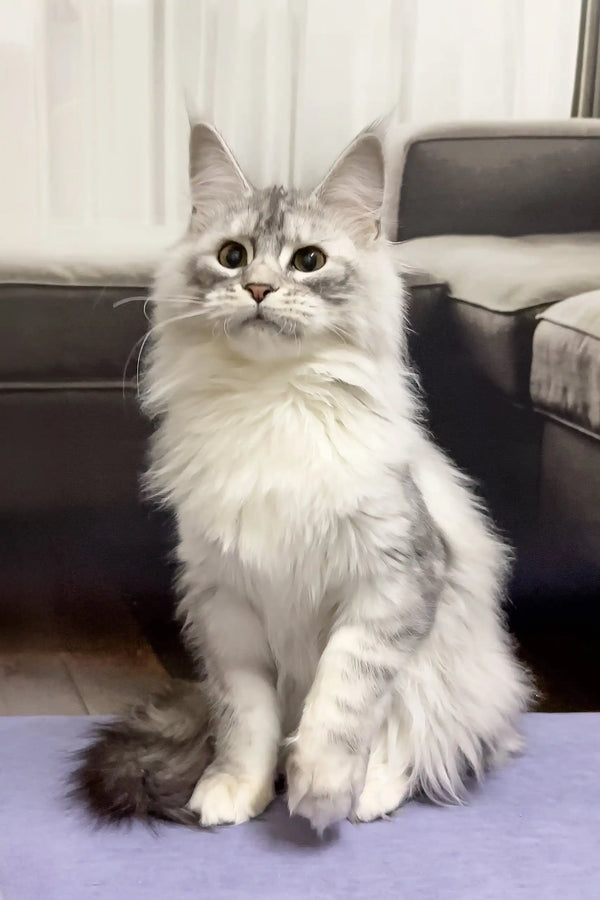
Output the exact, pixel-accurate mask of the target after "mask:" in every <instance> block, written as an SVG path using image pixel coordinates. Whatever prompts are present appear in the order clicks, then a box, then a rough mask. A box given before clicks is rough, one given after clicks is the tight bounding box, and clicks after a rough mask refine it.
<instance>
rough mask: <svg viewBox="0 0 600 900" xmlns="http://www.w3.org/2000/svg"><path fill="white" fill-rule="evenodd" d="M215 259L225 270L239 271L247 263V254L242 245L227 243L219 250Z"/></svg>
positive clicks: (234, 242)
mask: <svg viewBox="0 0 600 900" xmlns="http://www.w3.org/2000/svg"><path fill="white" fill-rule="evenodd" d="M217 259H218V260H219V262H220V263H221V265H222V266H225V268H226V269H241V267H242V266H245V265H246V264H247V262H248V252H247V250H246V248H245V247H244V245H243V244H238V242H237V241H227V243H226V244H223V246H222V247H221V249H220V250H219V252H218V254H217Z"/></svg>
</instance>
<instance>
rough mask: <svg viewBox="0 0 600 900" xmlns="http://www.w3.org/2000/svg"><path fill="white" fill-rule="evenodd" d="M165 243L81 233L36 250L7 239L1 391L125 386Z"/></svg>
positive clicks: (2, 266) (0, 301) (2, 259)
mask: <svg viewBox="0 0 600 900" xmlns="http://www.w3.org/2000/svg"><path fill="white" fill-rule="evenodd" d="M168 237H170V235H168V234H167V233H166V231H165V230H164V229H163V230H160V229H157V230H155V232H154V231H153V232H152V233H150V232H148V233H147V232H143V233H142V234H141V236H138V237H135V239H134V238H132V237H126V236H124V235H119V234H116V235H115V236H114V237H113V238H112V241H111V243H107V242H106V241H103V242H98V241H97V242H90V240H89V238H88V239H84V238H82V237H81V236H80V237H79V238H77V236H76V235H72V236H71V237H70V238H69V240H68V241H65V240H64V239H60V240H59V239H58V238H56V239H54V240H52V241H50V239H47V240H46V241H42V242H37V243H36V244H35V245H31V246H28V244H27V243H25V242H20V241H16V240H15V241H13V244H12V245H11V243H10V242H9V241H8V240H7V241H4V242H3V245H2V247H1V248H0V390H1V389H2V388H3V387H8V388H9V389H13V388H15V387H23V388H27V389H28V388H30V387H31V386H42V387H44V388H47V387H49V386H60V385H61V384H64V383H68V384H69V386H77V385H78V384H81V385H84V386H86V387H87V386H89V385H90V384H91V385H92V386H93V387H94V388H97V387H99V386H100V383H101V382H105V383H109V382H110V383H111V384H114V386H115V387H117V388H120V385H121V382H122V380H123V377H124V369H125V363H126V361H127V358H128V356H129V354H130V353H131V355H132V366H131V367H130V374H131V373H132V372H133V374H135V356H136V353H135V347H136V343H137V341H138V339H139V338H140V337H141V336H142V335H143V334H144V332H145V330H146V325H147V323H146V319H145V317H144V299H145V297H146V294H147V291H148V286H149V284H150V282H151V280H152V273H153V269H154V267H155V265H156V261H157V260H158V259H159V258H160V256H161V254H162V252H163V251H164V248H165V247H166V246H167V243H168ZM133 297H137V298H140V299H137V300H133V299H132V300H131V301H129V298H133ZM123 301H126V302H123Z"/></svg>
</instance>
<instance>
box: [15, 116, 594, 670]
mask: <svg viewBox="0 0 600 900" xmlns="http://www.w3.org/2000/svg"><path fill="white" fill-rule="evenodd" d="M394 162H395V165H396V167H397V169H399V171H400V174H401V190H400V196H399V207H398V233H397V237H398V240H399V241H400V244H399V248H398V252H399V254H400V257H401V265H402V268H403V270H404V274H405V278H406V281H407V284H408V286H409V288H408V296H407V306H408V327H409V334H410V352H411V354H412V356H413V359H414V361H415V364H416V366H417V368H418V371H419V373H420V378H421V383H422V388H423V391H424V394H425V396H426V400H427V404H428V408H429V427H430V429H431V431H432V432H433V434H434V436H435V438H436V439H437V440H438V441H439V442H440V443H441V444H442V446H444V447H445V448H446V449H447V450H448V451H449V452H450V453H451V454H452V456H453V457H454V458H455V459H456V460H457V461H458V463H459V464H460V465H461V466H462V467H463V468H464V469H465V470H466V471H468V472H469V473H470V474H471V475H472V476H473V477H474V479H475V480H476V482H477V484H478V485H479V487H480V490H481V492H482V494H483V495H484V497H485V499H486V500H487V501H488V503H489V505H490V506H491V509H492V513H493V516H494V518H495V519H496V521H497V522H498V523H499V526H500V528H501V529H502V530H503V531H504V532H505V533H506V534H507V535H508V537H509V539H510V541H511V542H512V543H513V544H514V546H515V547H516V550H517V567H516V576H515V582H514V586H513V593H514V596H516V597H527V596H532V595H534V596H538V597H541V596H545V595H546V594H547V592H548V590H549V586H550V587H552V589H554V588H557V590H558V591H559V592H562V593H563V594H564V593H565V591H567V593H568V592H569V591H571V592H573V591H575V590H580V589H582V590H584V591H587V592H588V593H590V592H591V593H593V591H594V590H596V587H597V584H598V582H597V570H598V560H599V558H600V512H599V510H600V443H599V442H600V410H599V398H600V312H599V310H600V293H599V289H600V122H593V121H571V122H559V123H554V124H510V125H497V124H494V125H491V124H490V125H481V126H474V125H470V126H468V127H466V126H462V125H453V126H444V127H437V128H429V129H423V130H420V131H415V132H414V133H413V134H412V136H411V137H410V138H408V139H406V140H405V141H404V142H403V143H402V144H401V146H399V147H398V148H397V151H396V157H395V161H394ZM170 239H171V235H167V236H165V237H164V240H163V238H162V237H161V238H160V239H155V240H154V242H153V243H152V242H144V241H143V240H140V239H139V238H138V239H136V241H135V242H131V243H129V244H128V243H127V241H125V240H120V241H119V242H117V243H116V244H115V246H112V247H108V248H107V247H105V246H98V247H94V250H93V251H89V250H85V249H81V250H80V251H76V249H74V247H75V245H74V244H73V243H70V244H68V245H66V246H65V247H62V248H61V247H59V246H50V247H46V249H45V250H44V249H40V247H39V246H38V247H37V248H36V249H35V252H34V251H33V250H32V251H30V252H27V249H26V248H22V249H21V250H20V251H19V252H16V251H15V250H10V249H9V248H8V249H7V247H6V246H4V247H3V248H2V250H1V251H0V428H1V436H2V439H1V440H0V547H1V551H2V557H3V558H2V572H1V593H0V614H1V615H2V616H5V615H6V611H7V610H8V609H11V608H17V607H18V606H19V604H24V603H26V602H27V601H28V598H31V597H33V596H35V598H36V602H37V604H42V605H43V604H46V605H48V606H54V607H56V608H59V607H60V605H61V603H62V602H63V600H64V598H65V597H71V598H73V597H75V598H81V599H82V602H84V601H85V603H93V602H98V603H108V604H109V603H111V602H112V600H113V599H114V598H115V597H117V596H118V597H122V596H126V597H127V598H129V600H130V602H131V605H132V607H134V608H135V609H136V610H137V614H138V615H139V616H140V617H141V618H142V620H145V621H143V622H142V624H143V625H147V626H148V627H149V629H150V631H151V632H152V634H153V636H154V642H155V643H156V642H157V641H158V642H159V644H160V642H163V644H164V647H161V646H159V647H158V648H157V649H158V650H159V652H160V650H161V649H164V648H165V647H173V646H174V642H175V638H174V633H175V632H174V630H171V631H170V627H171V626H170V624H169V623H170V618H171V603H172V599H171V593H170V587H169V586H170V583H171V580H172V575H173V572H172V565H171V562H170V554H169V550H170V548H171V547H172V543H173V526H172V523H171V521H170V519H169V517H168V516H167V515H165V514H164V513H161V512H160V511H158V510H156V509H154V508H152V507H151V506H148V505H145V504H144V503H143V502H142V500H141V499H140V495H139V475H140V473H141V472H142V470H143V467H144V453H145V446H146V440H147V436H148V433H149V428H150V426H149V423H148V422H146V421H144V419H143V418H142V416H141V414H140V412H139V410H138V405H137V399H136V362H137V354H138V350H139V347H140V343H141V340H142V338H143V335H144V332H145V330H146V328H147V322H146V318H145V309H144V298H145V296H146V294H147V288H148V284H149V280H150V278H151V273H152V269H153V267H154V264H155V261H156V258H157V256H159V255H160V252H161V250H162V248H163V247H164V246H165V245H166V244H167V243H168V241H169V240H170ZM519 602H520V601H519ZM165 652H166V651H165ZM173 658H174V659H175V660H176V659H177V658H178V657H177V654H176V653H174V656H173ZM172 670H175V671H176V672H177V668H176V666H175V665H174V666H173V667H172Z"/></svg>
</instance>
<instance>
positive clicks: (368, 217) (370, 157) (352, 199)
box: [314, 134, 385, 239]
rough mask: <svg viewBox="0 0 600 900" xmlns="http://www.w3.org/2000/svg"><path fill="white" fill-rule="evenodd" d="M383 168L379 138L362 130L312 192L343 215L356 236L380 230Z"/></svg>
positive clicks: (367, 235) (376, 235) (376, 233)
mask: <svg viewBox="0 0 600 900" xmlns="http://www.w3.org/2000/svg"><path fill="white" fill-rule="evenodd" d="M384 184H385V170H384V161H383V150H382V147H381V142H380V140H379V138H378V137H376V136H375V135H374V134H361V135H359V137H357V138H356V140H354V141H353V142H352V143H351V144H350V146H349V147H348V148H347V149H346V150H345V151H344V152H343V153H342V155H341V156H340V157H339V158H338V159H337V160H336V161H335V163H334V164H333V166H332V167H331V169H330V170H329V172H328V173H327V175H326V176H325V178H324V179H323V181H322V182H321V184H320V185H319V186H318V187H317V188H315V190H314V194H315V196H316V197H318V199H319V200H320V201H321V202H322V203H324V204H326V205H327V206H328V207H330V208H332V209H334V210H335V211H336V212H337V213H339V215H340V216H341V217H342V218H344V219H345V221H346V222H347V224H348V227H349V228H350V229H352V231H353V232H354V233H356V235H357V236H358V237H362V238H366V239H368V238H377V237H378V236H379V233H380V218H381V206H382V203H383V189H384Z"/></svg>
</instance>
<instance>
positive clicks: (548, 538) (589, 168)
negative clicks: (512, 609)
mask: <svg viewBox="0 0 600 900" xmlns="http://www.w3.org/2000/svg"><path fill="white" fill-rule="evenodd" d="M398 158H399V181H400V190H399V200H398V214H397V223H398V224H397V234H396V237H397V240H398V241H399V242H400V244H399V247H398V253H399V258H400V261H401V265H402V268H403V269H404V273H405V278H406V280H407V283H408V285H409V296H408V307H409V310H408V321H409V328H410V332H409V334H410V341H411V351H412V354H413V358H414V360H415V362H416V365H417V368H418V370H419V372H420V375H421V383H422V387H423V390H424V393H425V396H426V400H427V405H428V408H429V411H430V420H429V423H430V428H431V430H432V431H433V433H434V435H435V436H436V438H437V439H438V441H439V442H440V443H441V444H442V445H443V446H444V447H445V448H446V449H447V450H448V452H449V453H450V454H451V455H452V456H453V457H454V458H455V459H456V460H457V461H458V462H459V464H460V465H461V466H462V467H463V468H464V469H465V470H467V471H468V472H469V473H471V475H472V476H473V477H474V478H475V480H476V481H477V483H478V484H479V486H480V490H481V492H482V493H483V495H484V496H485V499H486V500H487V502H488V504H489V505H490V507H491V509H492V513H493V516H494V518H495V520H496V521H497V522H498V523H499V525H500V527H501V529H502V530H503V531H504V532H505V533H506V534H507V536H508V539H509V540H510V542H511V543H512V544H513V546H514V547H515V548H516V559H517V562H516V569H515V579H514V583H513V594H514V595H516V596H518V597H520V598H524V597H529V598H531V597H532V596H538V597H541V596H544V597H546V598H547V597H548V595H549V594H552V595H554V596H557V597H562V598H563V601H568V598H569V597H573V596H575V595H578V596H581V595H585V596H587V597H588V598H590V602H592V601H593V600H595V595H596V593H597V590H598V584H599V581H598V570H599V568H600V120H571V121H565V122H551V123H487V124H485V123H482V124H468V125H464V124H452V125H447V126H437V127H429V128H423V129H419V130H415V131H414V132H413V133H412V134H411V135H410V136H409V137H407V138H406V139H405V140H404V141H403V143H402V145H401V148H400V149H399V151H398Z"/></svg>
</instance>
